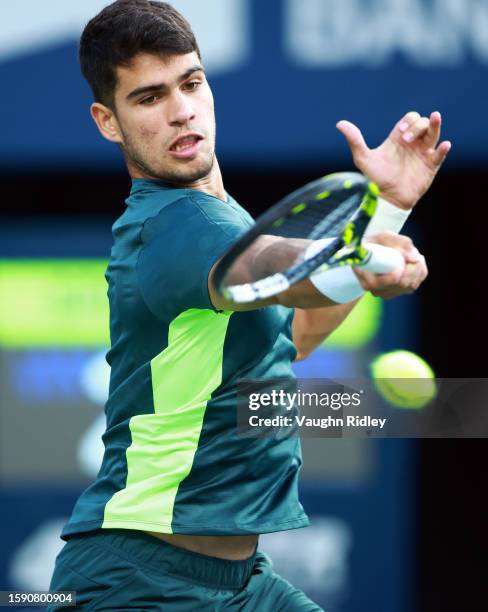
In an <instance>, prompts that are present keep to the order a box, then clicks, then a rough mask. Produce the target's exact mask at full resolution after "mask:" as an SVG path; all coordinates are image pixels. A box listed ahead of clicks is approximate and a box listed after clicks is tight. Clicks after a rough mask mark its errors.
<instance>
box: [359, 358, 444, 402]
mask: <svg viewBox="0 0 488 612" xmlns="http://www.w3.org/2000/svg"><path fill="white" fill-rule="evenodd" d="M370 368H371V375H372V377H373V380H374V383H375V386H376V389H377V390H378V392H379V394H380V395H381V396H382V397H383V398H384V399H385V400H386V401H387V402H389V403H390V404H392V405H393V406H397V407H398V408H423V407H424V406H426V405H427V404H428V403H429V402H431V401H432V400H433V399H434V397H435V396H436V394H437V387H436V382H435V375H434V372H433V371H432V368H431V367H430V365H429V364H428V363H427V362H426V361H424V360H423V359H422V358H421V357H419V356H418V355H416V354H415V353H411V352H410V351H392V352H391V353H384V354H383V355H379V356H378V357H377V358H376V359H375V360H374V361H373V362H372V363H371V366H370Z"/></svg>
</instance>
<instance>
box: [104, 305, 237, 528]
mask: <svg viewBox="0 0 488 612" xmlns="http://www.w3.org/2000/svg"><path fill="white" fill-rule="evenodd" d="M231 315H232V312H224V313H215V312H214V311H212V310H198V309H191V310H187V311H186V312H183V313H182V314H180V315H179V316H178V317H177V318H176V319H175V320H174V321H172V322H171V324H170V326H169V332H168V346H167V348H166V349H165V350H164V351H163V352H162V353H160V354H159V355H157V356H156V357H155V358H154V359H153V360H152V361H151V374H152V386H153V400H154V413H151V414H140V415H137V416H134V417H132V418H131V419H130V423H129V427H130V432H131V439H132V443H131V444H130V446H129V447H128V449H127V451H126V459H127V483H126V487H125V488H124V489H122V490H120V491H118V492H117V493H116V494H115V495H114V496H113V497H112V498H111V499H110V500H109V501H108V503H107V504H106V506H105V513H104V521H103V524H102V527H109V528H128V529H144V530H151V531H160V532H162V533H172V527H171V523H172V519H173V509H174V503H175V498H176V494H177V492H178V487H179V486H180V484H181V482H182V481H183V480H184V479H185V478H186V477H187V476H188V474H189V473H190V471H191V468H192V465H193V460H194V457H195V453H196V451H197V448H198V442H199V439H200V434H201V431H202V427H203V420H204V416H205V410H206V408H207V403H208V401H209V400H210V398H211V395H212V392H213V391H214V390H215V389H216V388H217V387H218V386H219V385H220V384H221V382H222V362H223V350H224V341H225V336H226V333H227V327H228V324H229V320H230V316H231Z"/></svg>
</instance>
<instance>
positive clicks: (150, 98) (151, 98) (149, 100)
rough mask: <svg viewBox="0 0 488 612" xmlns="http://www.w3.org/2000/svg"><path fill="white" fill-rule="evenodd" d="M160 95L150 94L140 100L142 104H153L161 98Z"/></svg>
mask: <svg viewBox="0 0 488 612" xmlns="http://www.w3.org/2000/svg"><path fill="white" fill-rule="evenodd" d="M159 98H160V96H148V97H147V98H144V99H143V100H141V101H140V104H144V105H145V106H151V105H153V104H155V103H156V102H157V101H158V100H159Z"/></svg>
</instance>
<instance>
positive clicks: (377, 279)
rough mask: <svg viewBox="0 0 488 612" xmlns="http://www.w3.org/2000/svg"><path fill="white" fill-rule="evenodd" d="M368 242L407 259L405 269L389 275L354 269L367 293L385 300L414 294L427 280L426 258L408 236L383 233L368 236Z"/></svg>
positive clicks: (394, 271)
mask: <svg viewBox="0 0 488 612" xmlns="http://www.w3.org/2000/svg"><path fill="white" fill-rule="evenodd" d="M368 242H376V243H377V244H383V245H384V246H388V247H392V248H394V249H397V250H398V251H400V252H401V253H402V255H403V257H404V259H405V267H404V268H398V269H397V270H393V271H392V272H389V273H388V274H372V273H371V272H363V271H362V270H361V268H359V267H355V268H353V270H354V272H355V274H356V276H357V277H358V279H359V282H360V283H361V286H362V287H363V289H364V290H365V291H370V292H371V293H372V294H373V295H375V296H376V297H380V298H382V299H384V300H389V299H391V298H395V297H398V296H400V295H405V294H409V293H413V292H414V291H416V290H417V289H418V288H419V286H420V285H421V284H422V283H423V281H424V280H425V279H426V278H427V275H428V270H427V265H426V263H425V257H424V256H423V255H421V254H420V253H419V251H418V250H417V249H416V248H415V246H414V244H413V242H412V240H411V239H410V238H408V237H407V236H400V235H399V234H394V233H392V232H382V233H381V234H378V235H376V236H368Z"/></svg>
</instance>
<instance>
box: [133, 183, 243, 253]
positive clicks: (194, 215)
mask: <svg viewBox="0 0 488 612" xmlns="http://www.w3.org/2000/svg"><path fill="white" fill-rule="evenodd" d="M248 226H249V222H248V221H247V219H246V218H245V217H243V216H242V215H241V214H239V212H238V211H237V210H236V209H235V208H233V207H232V206H231V205H230V204H229V203H227V202H223V201H222V200H218V199H217V198H214V197H212V196H209V195H207V194H205V193H197V192H194V191H189V190H185V191H184V192H183V193H182V194H181V195H180V196H179V197H178V198H176V199H174V200H172V201H171V202H166V203H165V204H164V205H163V206H162V207H161V208H160V209H158V210H157V211H153V214H152V215H150V216H148V217H147V218H146V219H145V221H144V224H143V232H142V240H143V242H147V241H150V240H151V239H153V238H154V237H155V236H157V235H161V234H171V233H177V234H179V235H180V236H181V234H184V235H186V236H192V235H195V233H200V232H201V233H207V232H210V231H212V232H217V233H221V232H222V233H224V234H229V233H230V234H231V235H232V236H235V231H236V230H240V231H243V230H245V229H247V227H248Z"/></svg>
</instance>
